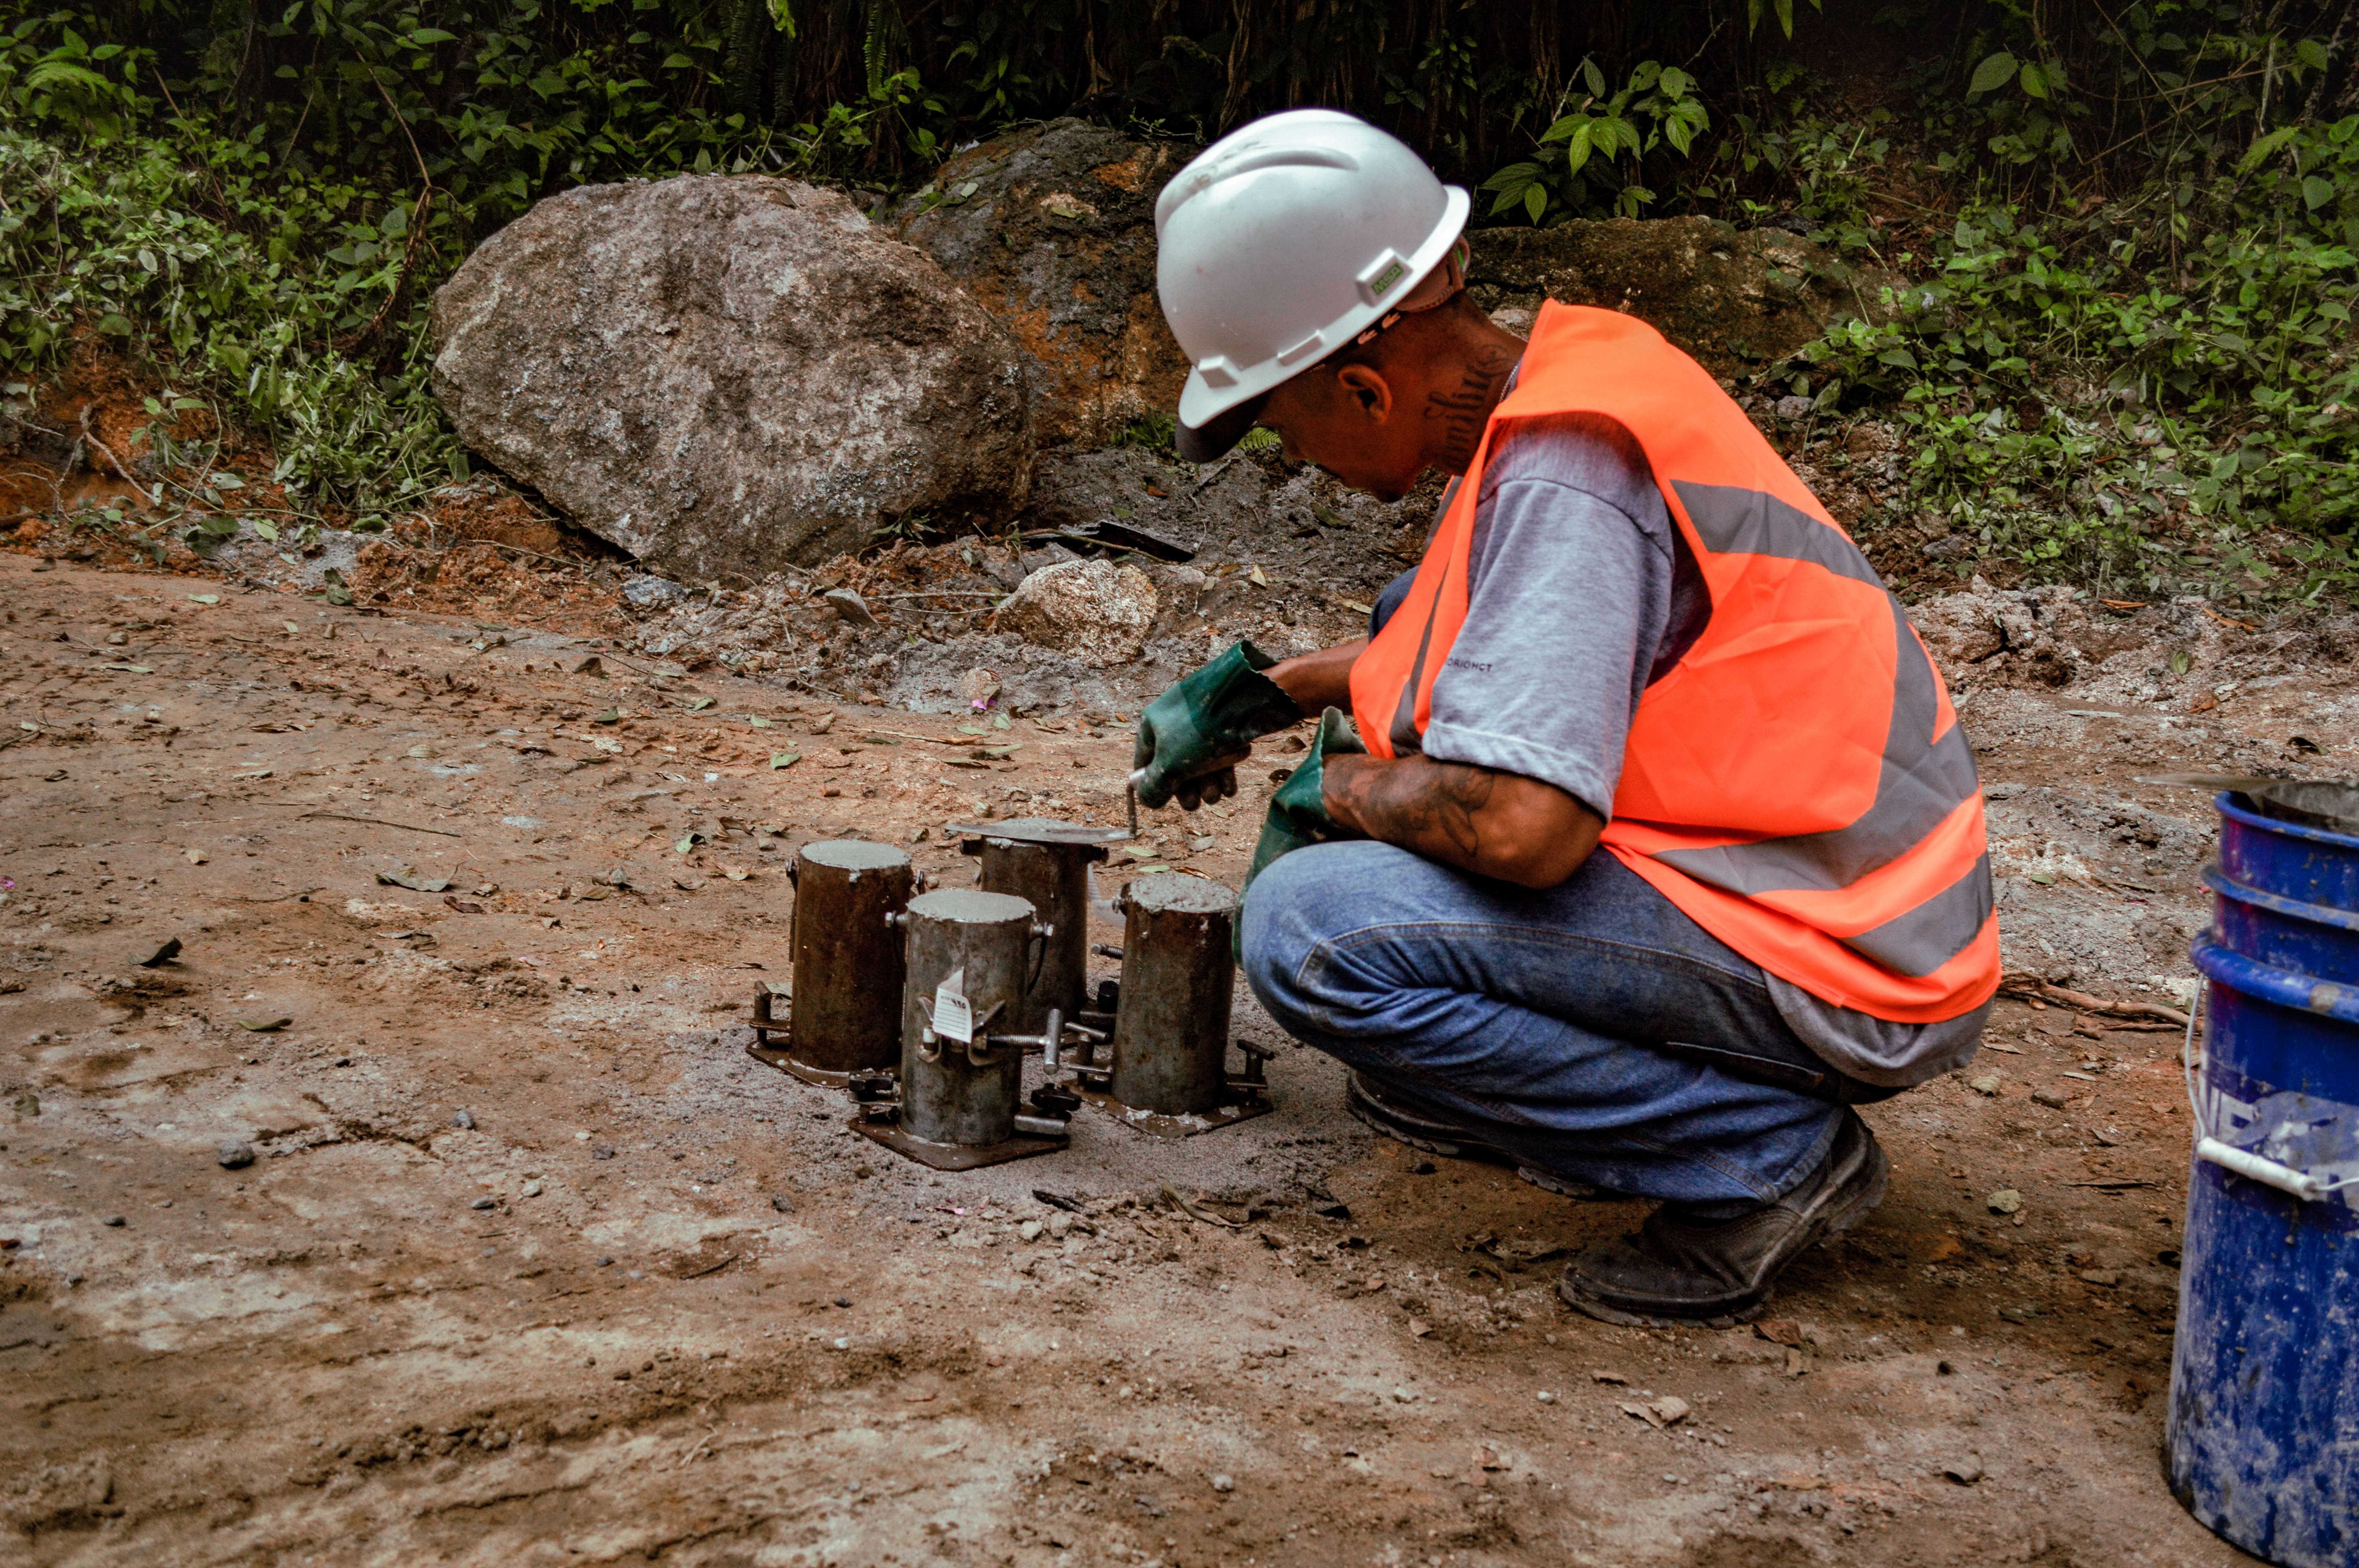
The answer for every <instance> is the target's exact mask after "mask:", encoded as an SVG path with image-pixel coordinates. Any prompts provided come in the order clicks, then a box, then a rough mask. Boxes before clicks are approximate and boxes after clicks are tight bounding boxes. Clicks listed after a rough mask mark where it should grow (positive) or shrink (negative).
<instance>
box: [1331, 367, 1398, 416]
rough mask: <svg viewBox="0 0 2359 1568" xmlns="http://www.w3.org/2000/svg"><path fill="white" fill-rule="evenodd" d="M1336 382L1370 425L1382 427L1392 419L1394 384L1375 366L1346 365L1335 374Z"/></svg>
mask: <svg viewBox="0 0 2359 1568" xmlns="http://www.w3.org/2000/svg"><path fill="white" fill-rule="evenodd" d="M1335 381H1336V384H1338V385H1340V386H1341V387H1342V388H1343V395H1344V396H1345V397H1346V398H1348V399H1350V401H1351V404H1352V406H1353V407H1354V408H1356V409H1358V410H1359V411H1360V413H1361V414H1362V415H1363V416H1365V417H1366V419H1367V420H1368V422H1369V423H1370V424H1374V425H1381V424H1383V423H1384V422H1385V421H1386V419H1389V418H1390V417H1392V412H1393V389H1392V384H1391V383H1389V382H1387V381H1386V379H1385V377H1384V373H1383V372H1381V371H1379V370H1377V369H1376V368H1375V366H1373V365H1345V366H1344V367H1343V369H1342V370H1340V371H1337V372H1336V373H1335Z"/></svg>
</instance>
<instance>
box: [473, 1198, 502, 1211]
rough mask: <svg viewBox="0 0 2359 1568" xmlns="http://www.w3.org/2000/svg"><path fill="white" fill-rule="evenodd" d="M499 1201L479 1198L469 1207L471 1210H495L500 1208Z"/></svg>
mask: <svg viewBox="0 0 2359 1568" xmlns="http://www.w3.org/2000/svg"><path fill="white" fill-rule="evenodd" d="M499 1201H500V1200H499V1199H497V1198H492V1197H482V1198H477V1199H476V1200H475V1201H474V1202H473V1203H471V1204H469V1205H468V1207H469V1208H495V1207H497V1206H499Z"/></svg>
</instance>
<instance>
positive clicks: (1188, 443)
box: [1171, 393, 1269, 463]
mask: <svg viewBox="0 0 2359 1568" xmlns="http://www.w3.org/2000/svg"><path fill="white" fill-rule="evenodd" d="M1268 401H1269V395H1268V394H1267V393H1264V394H1263V395H1261V396H1259V397H1251V398H1247V399H1246V400H1245V402H1243V403H1240V404H1238V405H1237V406H1235V407H1234V408H1225V409H1223V410H1222V411H1221V412H1220V413H1218V414H1215V415H1213V416H1212V417H1211V418H1210V419H1207V420H1205V421H1204V422H1203V423H1202V424H1201V425H1198V426H1195V427H1189V426H1186V425H1178V424H1175V426H1174V427H1173V429H1172V432H1171V445H1172V446H1173V448H1174V449H1177V450H1178V452H1179V453H1180V460H1181V461H1183V462H1190V463H1209V462H1212V461H1213V460H1215V459H1218V458H1222V457H1224V456H1226V455H1227V454H1228V451H1229V449H1231V448H1232V447H1234V446H1235V445H1236V444H1237V443H1238V442H1239V441H1242V440H1244V439H1245V436H1246V435H1247V433H1248V432H1250V431H1251V430H1252V429H1253V427H1254V421H1255V420H1256V419H1259V418H1260V417H1261V411H1262V407H1263V406H1264V405H1265V404H1266V403H1268Z"/></svg>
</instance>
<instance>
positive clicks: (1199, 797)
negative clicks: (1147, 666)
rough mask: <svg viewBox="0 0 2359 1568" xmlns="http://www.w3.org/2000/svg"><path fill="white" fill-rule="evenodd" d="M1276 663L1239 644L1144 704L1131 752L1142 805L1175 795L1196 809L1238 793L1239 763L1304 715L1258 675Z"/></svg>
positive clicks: (1273, 683) (1274, 684)
mask: <svg viewBox="0 0 2359 1568" xmlns="http://www.w3.org/2000/svg"><path fill="white" fill-rule="evenodd" d="M1276 663H1277V660H1276V659H1273V658H1271V657H1270V656H1269V655H1268V654H1265V653H1263V652H1262V651H1261V650H1260V649H1259V648H1256V647H1255V646H1254V645H1253V644H1252V643H1238V644H1237V645H1236V646H1235V647H1234V648H1231V649H1230V650H1229V651H1228V652H1227V653H1225V654H1222V655H1221V656H1220V657H1219V658H1217V659H1214V660H1213V661H1212V663H1211V664H1209V665H1205V666H1204V667H1203V668H1202V669H1201V670H1198V671H1196V672H1195V673H1194V674H1193V675H1190V676H1187V677H1185V678H1184V679H1181V680H1179V681H1175V682H1174V683H1172V685H1171V687H1170V688H1169V690H1167V691H1166V692H1164V694H1163V695H1162V696H1161V697H1157V698H1156V699H1155V700H1154V701H1153V702H1150V703H1148V704H1147V711H1146V712H1144V713H1142V714H1140V715H1139V716H1138V744H1137V745H1136V747H1135V748H1134V749H1133V750H1132V752H1131V758H1130V765H1131V767H1132V769H1133V772H1132V773H1131V775H1130V778H1131V783H1132V784H1136V786H1137V788H1138V804H1139V805H1141V806H1161V805H1163V804H1164V803H1165V802H1167V801H1169V800H1170V799H1171V798H1172V796H1174V795H1177V796H1179V798H1180V805H1181V806H1185V807H1187V808H1188V809H1189V810H1190V811H1193V810H1195V809H1196V807H1197V806H1201V805H1203V804H1205V803H1206V802H1208V801H1215V800H1219V799H1221V798H1223V796H1226V795H1234V794H1236V793H1237V768H1236V764H1237V762H1239V761H1240V760H1242V759H1243V758H1244V757H1245V754H1246V753H1248V752H1251V751H1252V750H1253V743H1254V742H1255V741H1257V740H1259V739H1260V738H1261V737H1262V736H1264V735H1267V734H1270V733H1272V732H1273V731H1275V730H1283V729H1285V728H1286V727H1287V726H1288V725H1289V724H1295V723H1299V722H1300V721H1301V719H1302V705H1301V704H1299V703H1298V702H1296V701H1295V700H1294V698H1292V697H1288V696H1287V695H1286V693H1285V692H1284V691H1283V690H1281V689H1280V688H1279V687H1278V685H1277V682H1276V681H1273V680H1271V679H1270V678H1269V677H1268V676H1266V675H1264V674H1262V673H1261V672H1262V671H1264V670H1266V669H1267V668H1269V667H1270V665H1274V664H1276Z"/></svg>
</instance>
